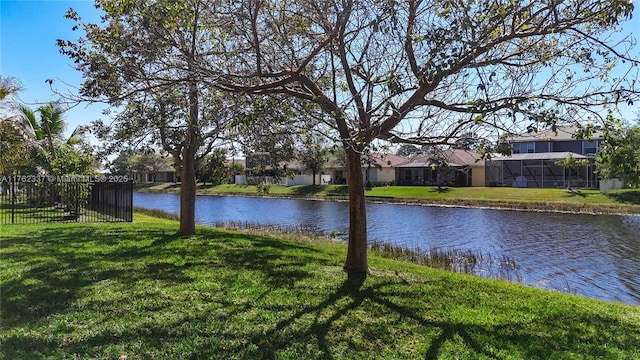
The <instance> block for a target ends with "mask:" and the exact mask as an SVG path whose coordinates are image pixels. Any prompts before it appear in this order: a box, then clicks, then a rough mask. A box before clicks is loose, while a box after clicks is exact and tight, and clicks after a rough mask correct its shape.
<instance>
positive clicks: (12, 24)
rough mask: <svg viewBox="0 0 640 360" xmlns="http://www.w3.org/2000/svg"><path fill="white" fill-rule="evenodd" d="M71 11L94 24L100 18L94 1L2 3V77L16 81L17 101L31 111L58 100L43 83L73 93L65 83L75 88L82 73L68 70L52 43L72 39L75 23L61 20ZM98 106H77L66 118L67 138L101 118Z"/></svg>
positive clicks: (75, 36) (74, 36) (0, 52)
mask: <svg viewBox="0 0 640 360" xmlns="http://www.w3.org/2000/svg"><path fill="white" fill-rule="evenodd" d="M70 7H73V8H74V9H76V10H77V11H78V12H79V13H80V14H81V15H82V16H83V18H86V20H91V21H92V22H97V21H98V20H99V13H98V11H97V10H96V9H95V8H94V7H93V0H84V1H62V0H60V1H58V0H50V1H31V0H22V1H12V0H0V34H1V36H0V74H1V75H2V76H3V77H6V76H12V77H16V78H18V79H19V80H20V81H21V82H22V85H23V87H24V91H22V92H21V93H20V94H19V99H20V100H21V101H22V102H23V103H25V104H27V105H28V106H29V107H31V108H32V109H36V108H38V107H39V106H40V103H46V102H49V101H56V100H58V99H59V96H57V95H54V94H53V93H52V91H51V89H50V87H49V85H48V84H46V83H45V80H47V79H54V80H55V82H54V85H55V87H56V88H57V89H58V90H60V91H63V92H64V91H73V88H71V87H67V86H65V85H64V83H68V84H72V85H75V86H78V85H79V84H80V83H81V82H82V77H81V76H80V73H79V72H78V71H76V70H74V69H73V68H72V67H71V65H70V64H71V61H70V60H69V58H68V57H66V56H64V55H62V54H60V53H59V52H58V47H57V46H56V39H60V38H61V39H75V38H77V37H79V33H74V32H73V31H72V30H71V27H72V26H73V22H72V21H71V20H67V19H65V18H64V14H65V13H66V11H67V9H69V8H70ZM101 111H102V107H101V106H95V105H93V106H90V107H86V106H85V105H79V106H76V107H75V108H73V109H71V110H69V111H68V112H67V113H66V115H65V116H66V121H67V128H66V135H67V136H69V135H70V134H71V132H73V130H74V129H75V128H76V127H77V126H78V125H82V124H88V123H89V122H91V121H92V120H95V119H98V118H100V117H101Z"/></svg>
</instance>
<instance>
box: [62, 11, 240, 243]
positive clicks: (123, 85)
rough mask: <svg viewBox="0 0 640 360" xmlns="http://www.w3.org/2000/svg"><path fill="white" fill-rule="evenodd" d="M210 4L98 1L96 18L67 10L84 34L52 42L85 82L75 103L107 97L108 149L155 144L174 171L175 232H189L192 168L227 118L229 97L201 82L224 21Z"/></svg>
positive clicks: (102, 126) (103, 132) (104, 131)
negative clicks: (177, 218)
mask: <svg viewBox="0 0 640 360" xmlns="http://www.w3.org/2000/svg"><path fill="white" fill-rule="evenodd" d="M213 5H214V4H213V2H212V1H204V0H203V1H200V0H190V1H172V0H158V1H153V2H150V1H144V0H132V1H124V2H123V1H115V0H97V1H96V2H95V6H96V8H98V9H99V10H101V11H102V12H103V16H102V18H101V23H99V24H91V23H84V22H83V21H82V18H81V16H80V15H79V14H78V13H77V12H75V11H74V10H73V9H69V11H68V13H67V15H66V17H67V18H69V19H71V20H73V21H75V24H76V25H75V26H74V29H75V30H80V31H81V32H82V33H83V34H82V36H81V37H80V38H79V39H78V40H75V41H71V40H63V39H60V40H58V46H59V48H60V51H61V52H62V53H63V54H65V55H67V56H69V57H70V58H71V59H72V60H73V61H74V63H75V64H76V68H77V70H79V71H80V72H81V73H82V76H83V78H84V82H83V83H82V86H81V87H80V89H79V96H78V98H77V99H75V100H78V101H96V102H97V101H100V102H106V103H108V104H110V105H112V107H113V109H114V110H113V111H114V112H115V116H113V119H112V120H111V121H110V122H107V123H105V122H98V123H97V124H96V125H97V129H98V131H97V135H98V137H99V138H101V139H105V140H109V141H110V142H111V147H110V148H109V150H121V149H123V148H129V147H131V145H136V146H138V147H149V146H159V147H161V148H162V149H163V150H164V151H166V152H167V153H169V154H171V155H172V156H173V158H174V161H175V164H176V167H177V170H178V171H179V172H180V178H181V188H180V232H181V233H184V234H192V233H194V232H195V192H196V183H195V182H196V178H195V168H196V167H197V164H198V162H199V161H200V160H201V159H202V158H203V157H204V156H205V155H206V154H208V153H209V152H211V151H212V150H213V149H215V148H216V147H217V146H219V145H220V141H221V138H223V137H224V135H225V132H226V131H227V129H228V124H229V121H231V120H232V116H231V114H232V111H230V109H232V108H233V99H230V98H229V97H225V96H224V94H222V93H220V92H219V91H218V90H216V89H214V88H212V87H210V86H206V85H205V83H204V82H203V78H202V75H201V74H200V72H199V71H198V68H199V66H200V65H201V64H202V62H217V61H218V59H220V56H219V53H220V51H222V49H218V47H217V46H218V44H217V43H216V41H214V39H215V37H217V36H220V35H221V28H222V27H223V26H224V24H220V23H218V20H219V19H220V17H218V16H217V15H216V14H215V13H214V12H213V10H214V8H213Z"/></svg>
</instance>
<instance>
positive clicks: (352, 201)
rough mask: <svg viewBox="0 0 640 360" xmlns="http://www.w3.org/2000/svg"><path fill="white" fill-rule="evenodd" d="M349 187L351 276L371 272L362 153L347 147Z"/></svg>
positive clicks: (348, 266)
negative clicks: (368, 254) (368, 255)
mask: <svg viewBox="0 0 640 360" xmlns="http://www.w3.org/2000/svg"><path fill="white" fill-rule="evenodd" d="M345 151H346V153H347V185H348V186H349V247H348V250H347V260H346V262H345V264H344V271H346V272H347V273H349V274H358V273H360V274H366V273H368V272H369V264H368V262H367V208H366V202H365V196H364V179H363V178H362V164H361V162H360V153H358V152H357V151H356V150H354V149H352V148H351V147H346V148H345Z"/></svg>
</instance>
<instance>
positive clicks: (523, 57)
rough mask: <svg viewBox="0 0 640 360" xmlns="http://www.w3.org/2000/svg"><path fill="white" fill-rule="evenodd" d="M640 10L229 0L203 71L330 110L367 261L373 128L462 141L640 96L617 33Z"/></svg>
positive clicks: (220, 82)
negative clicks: (368, 157)
mask: <svg viewBox="0 0 640 360" xmlns="http://www.w3.org/2000/svg"><path fill="white" fill-rule="evenodd" d="M632 9H633V4H632V3H631V2H629V1H627V0H609V1H597V0H575V1H514V0H502V1H435V0H423V1H419V0H407V1H391V2H385V1H383V2H380V1H372V0H365V1H350V0H339V1H338V0H337V1H328V2H322V3H316V2H308V1H295V0H294V1H288V2H280V1H264V0H260V1H258V0H245V1H236V2H229V3H225V4H224V5H223V6H222V10H220V11H221V12H222V14H221V16H223V17H225V18H227V19H233V20H234V27H233V28H231V29H229V30H228V33H226V34H225V36H222V37H220V38H218V40H219V42H220V44H221V45H220V47H223V48H225V50H226V51H225V56H226V58H227V61H226V62H225V63H224V64H225V65H226V67H224V68H215V67H213V66H210V65H208V64H207V65H204V66H203V67H202V71H203V72H205V73H208V74H210V78H211V79H212V84H214V86H217V87H219V88H222V89H225V90H228V91H237V92H243V93H253V94H267V93H270V94H283V95H287V96H289V97H291V98H296V99H299V100H304V101H307V102H308V103H310V104H314V105H315V106H317V107H319V108H320V109H322V110H323V111H324V112H325V113H326V114H327V116H328V117H329V118H330V119H331V120H332V121H331V124H330V125H331V126H332V128H333V130H334V131H335V132H336V133H337V134H338V136H339V139H340V141H341V142H342V145H343V147H344V148H345V150H346V158H347V172H348V185H349V198H350V219H351V221H350V233H349V250H348V254H347V260H346V263H345V270H347V271H348V272H366V271H368V266H367V261H366V249H367V241H366V209H365V205H364V191H363V188H364V186H363V185H364V184H363V180H362V176H361V173H362V166H361V164H360V156H361V154H363V153H365V152H366V148H367V147H368V146H369V145H370V144H371V143H372V142H373V141H374V140H375V139H385V140H389V141H394V142H408V143H416V144H425V143H427V144H455V143H456V141H457V140H458V139H460V137H464V136H466V135H465V134H469V133H473V134H475V135H476V136H477V137H478V139H481V138H489V137H491V136H493V137H497V136H496V133H497V132H499V131H501V132H508V131H514V130H516V129H518V128H521V129H522V128H524V127H526V126H527V125H531V124H536V126H537V124H541V125H548V126H555V124H556V123H561V122H565V121H576V120H580V119H581V118H583V119H586V118H588V117H599V116H600V115H599V111H600V109H594V108H593V106H599V107H600V108H601V107H602V106H614V105H615V104H616V103H618V102H620V101H627V102H632V101H634V100H635V99H636V98H637V95H638V88H637V84H636V81H635V79H636V78H637V71H638V67H637V66H636V65H637V64H638V62H637V59H636V58H634V55H633V54H632V53H631V52H630V45H631V44H632V43H633V42H632V40H631V39H629V38H621V37H619V35H618V34H616V33H615V32H614V31H615V30H616V28H617V27H618V26H619V25H620V24H621V23H622V22H623V21H624V20H625V19H627V18H629V17H630V16H631V12H632ZM613 69H616V71H617V72H621V73H622V74H623V75H624V76H617V75H615V74H613V73H612V71H613ZM214 79H215V80H214ZM213 80H214V81H213Z"/></svg>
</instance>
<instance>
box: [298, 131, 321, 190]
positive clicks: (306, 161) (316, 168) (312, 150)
mask: <svg viewBox="0 0 640 360" xmlns="http://www.w3.org/2000/svg"><path fill="white" fill-rule="evenodd" d="M327 152H328V150H327V148H326V147H325V146H324V145H323V142H322V139H321V138H319V137H317V136H316V137H314V136H312V135H308V136H307V138H306V140H305V142H304V144H303V149H302V150H301V151H300V154H299V157H300V160H301V161H302V164H303V165H304V168H305V170H307V171H310V172H311V175H312V177H313V186H316V175H317V174H319V173H320V172H322V169H323V167H324V164H326V162H327Z"/></svg>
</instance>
